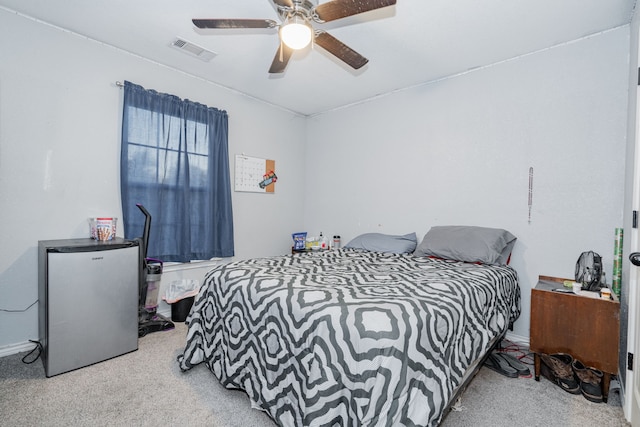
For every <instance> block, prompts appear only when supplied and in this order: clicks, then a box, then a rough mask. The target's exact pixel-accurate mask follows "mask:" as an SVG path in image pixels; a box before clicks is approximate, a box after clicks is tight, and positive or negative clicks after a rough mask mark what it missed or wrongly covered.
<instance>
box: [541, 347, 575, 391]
mask: <svg viewBox="0 0 640 427" xmlns="http://www.w3.org/2000/svg"><path fill="white" fill-rule="evenodd" d="M540 359H542V363H541V364H540V373H541V374H542V375H543V376H544V377H545V378H547V379H548V380H549V381H551V382H553V383H555V384H557V385H558V386H559V387H560V388H561V389H563V390H564V391H566V392H567V393H571V394H580V384H579V383H578V381H577V380H576V377H575V375H574V371H573V368H572V363H573V357H572V356H571V355H570V354H566V353H554V354H544V353H541V354H540Z"/></svg>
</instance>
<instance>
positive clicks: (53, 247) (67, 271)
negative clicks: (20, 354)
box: [38, 238, 140, 377]
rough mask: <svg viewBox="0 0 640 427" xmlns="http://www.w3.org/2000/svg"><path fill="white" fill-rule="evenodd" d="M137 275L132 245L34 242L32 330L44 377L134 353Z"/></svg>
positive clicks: (136, 255) (126, 242) (135, 250)
mask: <svg viewBox="0 0 640 427" xmlns="http://www.w3.org/2000/svg"><path fill="white" fill-rule="evenodd" d="M139 272H140V253H139V245H138V242H137V241H131V240H124V239H121V238H115V239H114V240H110V241H104V242H102V241H97V240H93V239H65V240H42V241H40V242H38V298H39V300H38V301H39V302H38V303H39V308H38V312H39V322H38V330H39V335H40V343H41V345H42V355H41V357H42V362H43V364H44V369H45V375H46V376H47V377H51V376H54V375H58V374H61V373H64V372H68V371H71V370H74V369H78V368H82V367H85V366H88V365H91V364H94V363H97V362H101V361H104V360H107V359H111V358H113V357H116V356H120V355H122V354H125V353H128V352H131V351H134V350H137V349H138V295H139V277H140V276H139Z"/></svg>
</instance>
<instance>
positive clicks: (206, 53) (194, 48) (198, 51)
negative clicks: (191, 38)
mask: <svg viewBox="0 0 640 427" xmlns="http://www.w3.org/2000/svg"><path fill="white" fill-rule="evenodd" d="M171 46H172V47H174V48H176V49H180V50H181V51H183V52H186V53H188V54H189V55H191V56H195V57H196V58H198V59H201V60H203V61H211V60H212V59H213V57H214V56H216V54H215V52H211V51H210V50H207V49H205V48H203V47H201V46H198V45H197V44H194V43H191V42H188V41H186V40H183V39H175V40H174V41H173V42H172V43H171Z"/></svg>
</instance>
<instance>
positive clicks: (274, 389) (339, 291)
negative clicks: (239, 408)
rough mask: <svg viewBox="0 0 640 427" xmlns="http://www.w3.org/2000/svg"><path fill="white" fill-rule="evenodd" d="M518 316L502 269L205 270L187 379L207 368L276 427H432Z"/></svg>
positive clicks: (511, 282) (414, 262)
mask: <svg viewBox="0 0 640 427" xmlns="http://www.w3.org/2000/svg"><path fill="white" fill-rule="evenodd" d="M519 314H520V288H519V286H518V281H517V275H516V273H515V271H514V270H513V269H512V268H510V267H508V266H484V265H476V264H469V263H462V262H456V261H445V260H437V259H430V258H426V257H414V256H412V255H397V254H388V253H379V252H366V251H361V250H354V249H341V250H336V251H326V252H318V253H309V254H301V255H291V256H282V257H273V258H261V259H252V260H246V261H238V262H233V263H229V264H226V265H221V266H218V267H216V268H214V269H213V270H211V271H210V272H209V273H208V274H207V277H206V279H205V284H204V286H203V287H202V289H201V290H200V293H199V295H198V296H197V298H196V301H195V303H194V306H193V308H192V311H191V313H190V315H189V317H188V319H187V323H188V326H189V329H188V336H187V344H186V347H185V350H184V352H183V354H182V355H180V356H179V357H178V361H179V364H180V367H181V369H182V370H188V369H190V368H191V367H192V366H194V365H196V364H199V363H202V362H205V363H206V364H207V366H208V367H209V369H210V370H211V371H212V372H213V373H214V374H215V376H216V377H217V378H218V380H219V381H220V382H221V383H222V384H223V385H224V386H225V387H227V388H240V389H243V390H245V391H246V393H247V394H248V395H249V398H250V399H251V402H252V404H253V406H254V407H256V408H260V409H262V410H264V411H266V412H267V413H268V414H269V415H270V416H271V417H272V418H273V419H274V421H275V422H276V423H277V424H279V425H283V426H320V425H366V426H390V425H421V426H427V425H437V424H438V423H439V421H440V419H441V418H442V416H443V410H444V408H445V407H446V406H447V404H448V403H449V400H450V399H451V397H452V395H453V393H454V392H455V390H456V388H457V387H458V386H459V385H460V384H461V382H462V380H463V379H464V376H465V373H466V372H467V370H468V369H469V368H470V367H471V366H473V365H474V364H475V363H477V362H478V360H479V358H480V357H481V356H483V355H484V354H485V353H486V352H487V350H488V349H489V347H490V345H491V343H492V342H493V341H495V338H496V337H498V336H500V335H501V334H503V333H504V332H505V331H506V329H507V327H508V326H509V324H510V322H512V321H515V319H516V318H517V317H518V316H519Z"/></svg>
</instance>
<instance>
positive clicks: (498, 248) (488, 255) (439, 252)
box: [414, 225, 516, 265]
mask: <svg viewBox="0 0 640 427" xmlns="http://www.w3.org/2000/svg"><path fill="white" fill-rule="evenodd" d="M515 243H516V237H515V236H514V235H513V234H511V233H509V232H508V231H506V230H503V229H500V228H486V227H474V226H464V225H446V226H436V227H431V230H429V231H428V232H427V234H426V235H425V236H424V239H422V242H420V245H419V246H418V248H417V249H416V251H415V252H414V255H415V256H434V257H437V258H444V259H452V260H457V261H464V262H480V263H483V264H492V265H495V264H497V265H507V263H508V261H509V256H510V255H511V250H512V249H513V245H514V244H515Z"/></svg>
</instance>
